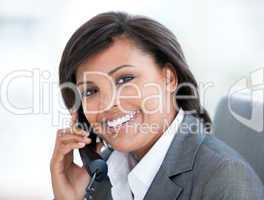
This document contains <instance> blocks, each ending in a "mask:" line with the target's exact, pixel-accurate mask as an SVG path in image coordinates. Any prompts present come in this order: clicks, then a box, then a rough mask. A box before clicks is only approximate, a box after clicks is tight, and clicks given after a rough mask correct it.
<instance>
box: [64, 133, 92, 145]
mask: <svg viewBox="0 0 264 200" xmlns="http://www.w3.org/2000/svg"><path fill="white" fill-rule="evenodd" d="M72 136H74V135H70V136H68V137H66V136H65V137H63V138H61V140H60V142H61V143H63V144H69V143H74V142H75V143H76V142H84V143H85V144H90V143H91V138H88V137H82V136H77V135H75V137H72Z"/></svg>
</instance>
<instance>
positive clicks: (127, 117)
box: [107, 111, 136, 127]
mask: <svg viewBox="0 0 264 200" xmlns="http://www.w3.org/2000/svg"><path fill="white" fill-rule="evenodd" d="M135 113H136V112H135V111H132V112H130V113H128V114H126V115H124V116H122V117H120V118H117V119H114V120H111V121H107V126H109V127H116V126H119V125H121V124H123V123H125V122H127V121H129V120H130V119H132V118H133V117H134V115H135Z"/></svg>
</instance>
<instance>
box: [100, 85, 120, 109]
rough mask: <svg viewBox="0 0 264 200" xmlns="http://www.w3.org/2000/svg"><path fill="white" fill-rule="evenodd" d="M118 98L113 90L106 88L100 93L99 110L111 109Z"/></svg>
mask: <svg viewBox="0 0 264 200" xmlns="http://www.w3.org/2000/svg"><path fill="white" fill-rule="evenodd" d="M117 104H118V98H117V96H116V94H115V93H114V92H112V91H111V90H108V91H106V92H104V93H103V94H101V97H100V110H101V111H103V112H104V111H107V110H111V108H112V107H117Z"/></svg>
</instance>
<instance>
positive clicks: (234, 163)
mask: <svg viewBox="0 0 264 200" xmlns="http://www.w3.org/2000/svg"><path fill="white" fill-rule="evenodd" d="M59 77H60V84H62V85H64V84H67V83H68V84H69V85H71V86H72V87H62V95H63V98H64V101H65V104H66V106H67V108H68V109H69V110H70V111H71V113H72V120H73V122H72V123H73V124H74V123H75V122H76V118H77V115H78V113H76V108H77V107H78V105H79V104H78V103H80V105H79V106H80V107H81V108H82V109H83V112H84V115H85V118H86V120H87V121H88V125H89V127H92V130H93V131H94V132H95V133H96V134H97V136H98V137H99V138H101V139H102V140H103V141H104V143H107V144H108V145H111V146H112V148H113V149H114V151H113V153H112V154H111V155H110V157H109V159H108V161H107V164H108V168H109V171H108V178H109V179H108V181H106V182H103V183H101V184H98V185H97V187H96V191H95V196H94V199H114V200H117V199H122V200H125V199H137V200H140V199H145V200H155V199H157V200H158V199H166V200H170V199H174V200H175V199H181V200H185V199H186V200H187V199H193V200H194V199H197V200H198V199H203V200H209V199H230V200H231V199H232V200H233V199H239V200H246V199H248V200H249V199H250V200H257V199H258V200H260V199H264V194H263V188H262V187H263V186H262V183H261V181H260V179H259V178H258V177H257V175H256V174H255V172H254V171H253V169H252V168H251V167H250V166H249V165H248V164H247V163H246V161H244V160H243V159H242V158H241V157H240V156H239V155H238V154H237V153H236V152H235V151H234V150H233V149H231V148H230V147H228V146H227V145H225V144H224V143H223V142H221V141H219V140H217V139H216V138H215V137H214V136H212V135H211V134H208V133H211V129H210V127H211V120H210V117H209V116H208V113H207V112H206V110H205V109H203V108H202V106H201V103H200V100H199V94H198V88H197V83H196V80H195V79H194V77H193V75H192V73H191V71H190V70H189V68H188V65H187V63H186V61H185V58H184V55H183V52H182V49H181V47H180V45H179V43H178V42H177V40H176V38H175V36H174V35H173V33H172V32H170V31H169V30H168V29H167V28H166V27H164V26H163V25H161V24H160V23H158V22H156V21H154V20H152V19H149V18H146V17H143V16H131V15H128V14H126V13H122V12H107V13H102V14H99V15H97V16H95V17H93V18H92V19H90V20H89V21H88V22H86V23H85V24H84V25H82V26H81V27H80V28H79V29H78V30H77V31H76V32H75V33H74V34H73V36H72V37H71V39H70V40H69V42H68V43H67V45H66V47H65V49H64V52H63V55H62V59H61V63H60V69H59ZM69 85H68V86H69ZM64 86H65V85H64ZM76 91H78V93H76ZM76 94H77V95H76ZM153 126H154V128H153ZM62 132H64V133H65V134H62ZM71 132H72V130H71V129H70V128H68V129H61V130H58V134H57V137H56V145H55V148H54V152H53V156H52V159H51V163H50V169H51V177H52V186H53V192H54V195H55V198H56V199H57V200H68V199H69V200H75V199H76V200H79V199H83V198H84V195H85V188H86V186H87V185H88V183H89V182H90V180H91V178H90V176H89V175H88V174H87V172H86V170H85V169H84V168H82V167H79V166H78V165H76V164H74V163H73V149H80V148H82V147H84V145H86V144H90V143H91V139H89V138H87V137H86V133H85V131H81V132H79V133H76V132H74V131H73V132H74V133H76V134H70V133H71ZM98 146H99V147H100V144H98ZM97 149H99V148H97Z"/></svg>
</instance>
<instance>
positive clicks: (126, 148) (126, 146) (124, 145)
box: [110, 141, 138, 153]
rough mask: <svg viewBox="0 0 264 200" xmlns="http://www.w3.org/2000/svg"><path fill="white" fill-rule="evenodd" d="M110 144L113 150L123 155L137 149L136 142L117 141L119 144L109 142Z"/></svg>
mask: <svg viewBox="0 0 264 200" xmlns="http://www.w3.org/2000/svg"><path fill="white" fill-rule="evenodd" d="M110 144H111V146H112V147H113V149H115V150H117V151H120V152H123V153H128V152H131V151H134V150H135V149H137V148H138V144H137V143H136V142H131V141H119V142H118V141H116V142H111V143H110Z"/></svg>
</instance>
